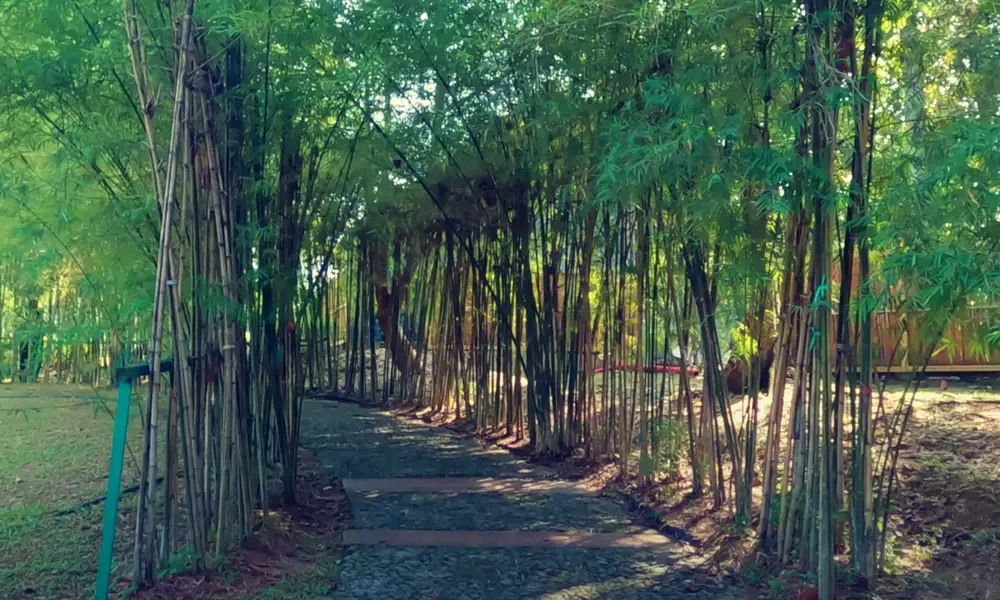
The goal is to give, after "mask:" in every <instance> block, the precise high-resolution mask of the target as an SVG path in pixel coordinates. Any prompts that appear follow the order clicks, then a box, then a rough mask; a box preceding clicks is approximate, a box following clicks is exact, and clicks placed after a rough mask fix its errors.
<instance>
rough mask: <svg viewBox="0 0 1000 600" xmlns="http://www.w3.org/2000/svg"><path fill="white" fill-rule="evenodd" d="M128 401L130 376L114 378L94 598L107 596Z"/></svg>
mask: <svg viewBox="0 0 1000 600" xmlns="http://www.w3.org/2000/svg"><path fill="white" fill-rule="evenodd" d="M131 405H132V379H131V378H128V377H122V378H121V379H119V381H118V406H117V407H115V433H114V438H113V440H112V445H111V468H110V470H109V471H108V492H107V495H106V496H105V497H104V529H103V531H102V533H101V554H100V559H99V561H98V563H97V585H96V593H95V594H94V597H95V598H96V600H107V598H108V586H109V585H110V583H111V582H110V579H111V552H112V550H113V549H114V545H115V526H116V525H117V522H118V496H119V494H120V493H121V489H122V465H123V463H124V461H125V434H126V433H127V432H128V418H129V409H130V408H131Z"/></svg>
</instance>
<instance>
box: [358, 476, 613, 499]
mask: <svg viewBox="0 0 1000 600" xmlns="http://www.w3.org/2000/svg"><path fill="white" fill-rule="evenodd" d="M343 482H344V490H345V491H347V492H382V493H403V492H441V493H461V494H476V493H502V494H588V495H594V494H596V493H597V492H598V488H597V487H596V486H595V485H593V484H590V483H586V482H575V481H550V480H540V479H525V478H513V477H511V478H494V477H389V478H378V479H344V480H343Z"/></svg>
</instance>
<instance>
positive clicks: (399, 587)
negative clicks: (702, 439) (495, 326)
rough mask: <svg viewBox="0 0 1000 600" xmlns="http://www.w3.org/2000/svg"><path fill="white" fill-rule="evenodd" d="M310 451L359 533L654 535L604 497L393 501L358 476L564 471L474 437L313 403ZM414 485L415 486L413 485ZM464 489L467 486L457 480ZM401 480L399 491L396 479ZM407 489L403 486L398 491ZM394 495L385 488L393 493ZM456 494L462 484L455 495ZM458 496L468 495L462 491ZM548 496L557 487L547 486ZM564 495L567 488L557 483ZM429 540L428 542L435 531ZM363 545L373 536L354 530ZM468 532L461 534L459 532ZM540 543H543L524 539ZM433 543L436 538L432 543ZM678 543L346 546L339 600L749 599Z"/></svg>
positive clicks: (496, 495) (307, 424) (541, 475)
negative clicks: (341, 495) (341, 494)
mask: <svg viewBox="0 0 1000 600" xmlns="http://www.w3.org/2000/svg"><path fill="white" fill-rule="evenodd" d="M304 411H305V414H304V417H303V419H302V443H303V445H304V446H305V447H306V448H308V449H309V450H311V451H312V452H313V454H314V455H315V456H316V457H317V459H318V460H319V461H320V462H321V463H322V464H323V465H324V466H325V467H326V468H327V469H328V471H329V472H330V475H331V476H332V477H336V478H341V479H344V480H345V489H347V494H348V498H349V499H350V502H351V507H352V510H353V517H354V529H356V530H379V531H383V530H403V531H413V530H418V531H423V532H425V533H426V535H429V536H430V537H431V538H432V539H433V538H434V534H433V532H434V531H447V532H451V533H449V534H447V535H449V536H452V538H449V539H453V536H454V535H456V532H462V531H466V532H469V535H470V536H477V535H478V536H482V535H483V534H482V532H490V531H504V532H515V533H511V534H505V535H515V536H516V535H521V534H517V533H516V532H517V531H524V532H551V533H553V534H556V533H557V532H563V533H583V532H587V533H600V534H647V535H648V534H650V533H653V532H651V531H650V530H649V529H646V528H644V527H641V526H640V525H637V524H635V523H633V522H632V520H631V519H630V517H629V515H628V512H627V511H626V510H625V508H624V507H623V506H621V505H620V504H619V503H618V502H616V501H615V500H612V499H610V498H606V497H602V496H599V495H597V494H580V493H560V492H559V491H555V492H553V491H542V492H539V491H527V492H525V490H523V489H519V491H518V492H517V493H514V492H511V493H506V492H492V491H486V492H483V491H477V492H472V493H465V492H462V491H454V489H451V490H447V491H441V492H434V491H419V492H392V491H390V492H386V491H380V490H379V489H377V486H375V489H373V486H372V485H371V483H372V482H370V481H366V482H364V484H363V485H358V486H357V489H351V486H350V485H347V484H348V482H349V481H350V480H353V479H366V480H367V479H373V478H441V477H448V478H459V477H461V478H469V477H477V478H496V479H497V480H504V479H505V478H509V479H511V480H513V479H517V480H520V481H523V480H534V479H538V480H552V479H556V477H555V474H554V473H553V472H552V471H551V470H549V469H546V468H544V467H539V466H537V465H532V464H529V463H527V462H525V461H523V460H521V459H518V458H517V457H515V456H513V455H511V454H510V453H508V452H506V451H503V450H498V449H488V448H483V447H481V446H480V445H479V444H478V443H477V442H476V441H475V440H472V439H469V438H466V437H463V436H461V435H458V434H456V433H454V432H451V431H449V430H447V429H443V428H440V427H435V426H432V425H426V424H423V423H420V422H416V421H410V420H402V419H399V418H396V417H395V416H394V415H392V414H391V413H388V412H384V411H378V410H374V409H370V408H365V407H361V406H358V405H355V404H349V403H341V402H332V401H320V400H307V401H306V402H305V406H304ZM409 481H414V480H409ZM455 481H458V480H455ZM389 483H393V482H391V481H390V482H389ZM397 483H398V482H397ZM389 487H390V486H388V485H387V486H386V488H389ZM451 487H452V488H454V487H455V486H451ZM459 487H460V486H459ZM540 488H541V489H544V490H548V488H547V487H546V486H540ZM554 489H556V490H559V487H558V486H556V487H555V488H554ZM428 532H429V533H428ZM352 533H355V534H359V535H354V536H351V537H352V539H354V538H358V537H364V534H365V531H355V532H352ZM458 535H460V534H458ZM524 535H526V536H533V539H534V538H538V537H539V536H538V535H537V533H536V534H524ZM425 537H426V536H425ZM699 562H700V559H698V557H697V556H696V555H695V554H694V552H693V550H692V549H691V548H690V547H688V546H684V545H682V544H680V543H677V542H672V543H662V541H661V542H659V543H658V544H657V545H656V546H655V547H652V546H651V547H649V548H622V547H613V548H612V547H607V548H601V547H597V548H595V547H566V546H561V547H509V548H508V547H502V548H492V547H490V548H479V547H476V548H470V547H448V546H443V545H442V546H437V545H432V546H419V547H417V546H398V545H386V544H376V545H353V546H350V545H349V546H348V547H347V548H345V551H344V559H343V562H342V564H341V569H340V580H339V582H338V583H337V586H336V591H335V592H334V595H333V598H335V599H336V600H368V599H370V600H420V599H428V600H529V599H530V600H535V599H537V600H590V599H604V598H608V599H620V600H646V599H654V598H696V599H702V598H706V599H707V598H717V599H719V600H736V599H738V598H742V597H743V595H742V594H739V593H738V592H737V590H734V589H730V588H727V587H725V586H722V585H721V584H719V583H717V582H715V581H714V580H712V579H711V578H708V577H706V576H704V575H702V574H701V573H700V571H697V570H696V565H697V564H698V563H699Z"/></svg>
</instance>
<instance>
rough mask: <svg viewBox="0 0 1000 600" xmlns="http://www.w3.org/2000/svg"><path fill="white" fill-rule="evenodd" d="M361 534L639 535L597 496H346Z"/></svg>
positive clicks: (620, 509) (620, 510)
mask: <svg viewBox="0 0 1000 600" xmlns="http://www.w3.org/2000/svg"><path fill="white" fill-rule="evenodd" d="M347 496H348V498H349V499H350V501H351V509H352V510H353V511H354V527H356V528H358V529H424V530H434V531H455V530H458V531H472V530H474V531H511V530H515V529H517V530H520V531H548V532H563V531H590V532H602V533H640V532H643V531H646V530H648V529H649V528H648V527H642V526H640V525H637V524H636V523H635V522H634V520H633V519H632V516H631V515H630V514H629V513H628V511H627V510H626V509H625V507H624V506H622V505H621V504H620V503H617V502H614V501H613V500H611V499H610V498H607V497H603V496H600V495H596V494H586V493H568V494H559V493H554V494H547V493H545V494H543V493H526V494H525V493H499V492H482V493H479V492H477V493H465V492H440V491H435V492H384V491H352V492H348V493H347Z"/></svg>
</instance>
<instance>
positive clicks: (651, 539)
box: [344, 529, 676, 550]
mask: <svg viewBox="0 0 1000 600" xmlns="http://www.w3.org/2000/svg"><path fill="white" fill-rule="evenodd" d="M344 545H345V546H379V545H386V546H409V547H415V546H421V547H427V546H446V547H450V548H638V549H645V550H649V549H654V548H657V547H670V546H676V543H674V542H672V541H671V540H670V539H668V538H666V537H665V536H663V535H661V534H659V533H657V532H655V531H648V532H643V533H631V534H629V533H624V534H623V533H589V532H562V533H557V532H551V531H428V530H412V529H411V530H397V529H349V530H347V531H345V532H344Z"/></svg>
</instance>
